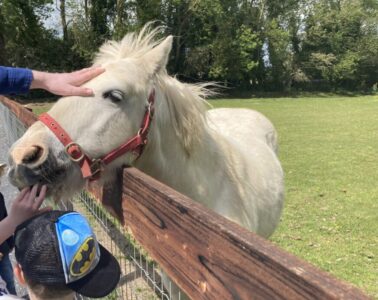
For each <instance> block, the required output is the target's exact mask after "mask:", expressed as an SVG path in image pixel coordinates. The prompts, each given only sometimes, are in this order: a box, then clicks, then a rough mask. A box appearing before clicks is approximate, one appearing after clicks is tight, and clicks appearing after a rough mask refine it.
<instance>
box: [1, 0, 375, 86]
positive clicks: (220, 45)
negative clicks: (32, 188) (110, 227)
mask: <svg viewBox="0 0 378 300" xmlns="http://www.w3.org/2000/svg"><path fill="white" fill-rule="evenodd" d="M54 7H56V8H57V9H58V12H59V13H60V14H59V16H60V18H61V22H60V23H61V24H62V27H61V28H54V29H51V28H49V27H48V26H46V24H47V23H48V20H49V19H51V17H50V15H51V14H53V16H54V18H55V16H57V17H58V14H57V13H56V9H54ZM377 11H378V4H377V2H376V1H373V0H318V1H314V0H299V1H297V0H296V1H294V0H288V1H278V0H270V1H267V0H201V1H198V0H160V1H158V0H151V1H146V0H126V1H125V0H104V1H103V0H80V1H77V0H59V1H52V0H30V1H22V0H0V62H1V63H2V64H6V65H15V66H24V67H29V68H36V69H44V70H51V71H61V70H73V69H77V68H80V67H83V66H86V65H88V64H90V63H91V60H92V58H93V55H94V53H95V52H96V51H97V49H98V47H99V45H100V44H102V43H103V42H104V41H106V40H108V39H120V38H122V37H123V36H124V34H125V33H127V32H128V31H133V30H137V29H139V28H140V27H141V26H143V25H144V24H145V23H147V22H149V21H156V22H155V23H154V24H155V25H156V26H158V25H164V26H165V31H166V34H172V35H174V36H175V40H174V44H173V49H172V53H171V57H170V62H169V70H170V71H171V72H173V73H176V74H177V75H178V76H179V77H183V78H185V79H186V80H192V81H197V80H216V81H219V82H223V83H224V84H226V85H229V86H231V87H235V88H241V89H244V90H248V91H264V90H265V91H272V90H277V91H290V90H291V89H293V88H294V89H323V90H337V89H354V90H371V89H372V88H373V87H374V86H375V87H376V86H377V78H378V31H377V27H376V24H377V20H378V13H377ZM50 27H51V26H50Z"/></svg>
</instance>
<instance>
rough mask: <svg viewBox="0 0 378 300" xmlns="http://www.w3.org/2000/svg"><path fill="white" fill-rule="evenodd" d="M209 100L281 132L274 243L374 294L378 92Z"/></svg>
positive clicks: (377, 284)
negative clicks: (250, 112) (282, 191)
mask: <svg viewBox="0 0 378 300" xmlns="http://www.w3.org/2000/svg"><path fill="white" fill-rule="evenodd" d="M211 104H212V105H213V106H214V107H246V108H252V109H255V110H258V111H260V112H262V113H263V114H265V115H266V116H267V117H268V118H269V119H270V120H271V121H272V122H273V123H274V125H275V126H276V128H277V130H278V133H279V143H280V159H281V162H282V165H283V168H284V171H285V185H286V204H285V210H284V213H283V216H282V221H281V224H280V226H279V228H278V230H277V231H276V233H275V234H274V235H273V237H272V240H273V242H274V243H276V244H278V245H279V246H280V247H282V248H284V249H286V250H288V251H289V252H291V253H294V254H295V255H297V256H299V257H301V258H303V259H305V260H307V261H309V262H311V263H313V264H314V265H316V266H318V267H320V268H321V269H323V270H326V271H328V272H330V273H332V274H334V275H335V276H336V277H338V278H341V279H343V280H345V281H348V282H351V283H353V284H354V285H356V286H358V287H360V288H361V289H363V290H365V291H366V292H367V293H368V294H369V295H371V296H373V297H374V298H376V299H378V97H377V96H364V97H328V98H327V97H322V98H279V99H266V98H264V99H251V100H238V99H233V100H214V101H211ZM32 107H33V109H34V111H35V112H36V113H40V112H41V111H44V110H46V108H48V107H49V105H48V104H47V105H46V104H41V105H33V106H32Z"/></svg>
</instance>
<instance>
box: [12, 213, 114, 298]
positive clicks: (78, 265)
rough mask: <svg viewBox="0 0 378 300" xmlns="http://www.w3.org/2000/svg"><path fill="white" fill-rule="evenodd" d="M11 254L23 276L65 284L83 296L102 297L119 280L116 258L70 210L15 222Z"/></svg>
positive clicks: (81, 217) (81, 218)
mask: <svg viewBox="0 0 378 300" xmlns="http://www.w3.org/2000/svg"><path fill="white" fill-rule="evenodd" d="M15 255H16V260H17V262H18V263H19V264H20V265H21V268H22V271H23V272H24V274H25V277H26V278H27V279H29V280H31V281H33V282H35V283H39V284H42V285H45V286H49V285H57V284H59V285H66V286H67V287H68V288H70V289H72V290H73V291H75V292H77V293H79V294H81V295H83V296H86V297H91V298H101V297H105V296H106V295H108V294H109V293H111V292H112V291H113V290H114V289H115V287H116V286H117V284H118V282H119V279H120V274H121V271H120V266H119V264H118V262H117V260H116V259H115V258H114V256H113V255H112V254H111V253H110V252H109V251H108V250H106V249H105V248H104V247H103V246H102V245H101V244H100V243H98V241H97V239H96V236H95V235H94V233H93V231H92V229H91V227H90V225H89V223H88V221H87V219H86V218H84V217H83V216H82V215H81V214H79V213H77V212H73V211H57V210H55V211H48V212H45V213H42V214H40V215H37V216H35V217H33V218H31V219H29V220H28V221H26V222H24V223H22V224H21V225H19V226H18V227H17V229H16V233H15Z"/></svg>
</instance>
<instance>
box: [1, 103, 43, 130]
mask: <svg viewBox="0 0 378 300" xmlns="http://www.w3.org/2000/svg"><path fill="white" fill-rule="evenodd" d="M0 102H1V103H3V104H4V105H5V106H6V107H8V108H9V110H10V111H12V112H13V113H14V114H15V116H16V117H17V119H19V120H20V121H21V123H23V124H24V125H25V126H26V127H29V126H31V125H32V124H33V123H34V122H35V121H37V120H38V118H37V116H36V115H35V114H33V112H31V111H30V110H28V109H26V108H25V107H23V106H22V105H21V104H19V103H17V102H15V101H13V100H10V99H8V98H6V97H3V96H0Z"/></svg>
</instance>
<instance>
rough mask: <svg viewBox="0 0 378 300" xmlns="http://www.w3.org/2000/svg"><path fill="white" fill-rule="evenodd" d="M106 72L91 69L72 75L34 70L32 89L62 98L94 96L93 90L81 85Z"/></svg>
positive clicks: (94, 68) (101, 69) (99, 69)
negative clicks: (45, 91)
mask: <svg viewBox="0 0 378 300" xmlns="http://www.w3.org/2000/svg"><path fill="white" fill-rule="evenodd" d="M104 71H105V69H104V68H100V67H91V68H86V69H82V70H79V71H75V72H71V73H46V72H40V71H34V70H33V81H32V83H31V85H30V88H31V89H44V90H47V91H49V92H50V93H53V94H55V95H60V96H74V95H76V96H92V95H93V91H92V89H89V88H86V87H82V86H81V85H82V84H83V83H85V82H87V81H89V80H91V79H92V78H94V77H96V76H98V75H100V74H101V73H103V72H104Z"/></svg>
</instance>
